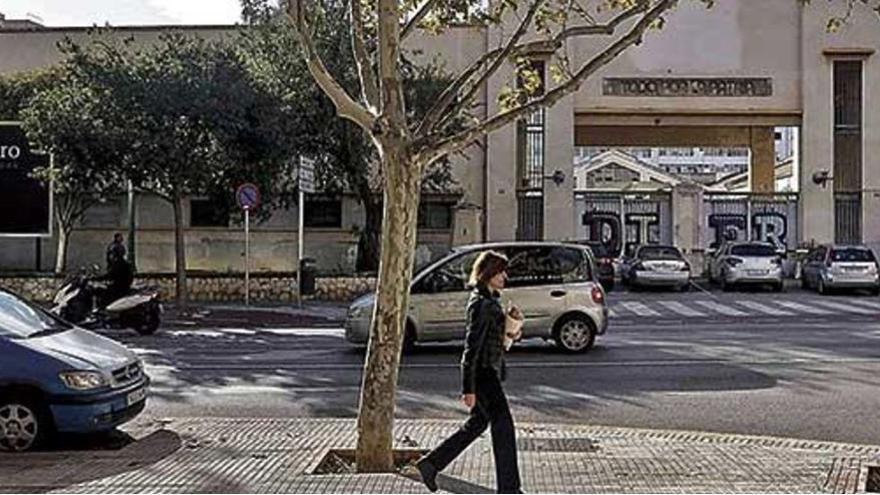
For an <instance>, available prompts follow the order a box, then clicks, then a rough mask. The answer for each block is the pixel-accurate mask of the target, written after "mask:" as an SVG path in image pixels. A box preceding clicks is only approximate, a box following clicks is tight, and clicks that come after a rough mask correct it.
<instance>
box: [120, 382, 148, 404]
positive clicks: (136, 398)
mask: <svg viewBox="0 0 880 495" xmlns="http://www.w3.org/2000/svg"><path fill="white" fill-rule="evenodd" d="M146 398H147V388H146V387H144V388H139V389H137V390H135V391H134V392H132V393H130V394H128V397H126V400H125V401H126V403H127V404H128V405H129V406H131V405H134V404H137V403H138V402H140V401H142V400H144V399H146Z"/></svg>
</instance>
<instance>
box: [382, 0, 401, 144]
mask: <svg viewBox="0 0 880 495" xmlns="http://www.w3.org/2000/svg"><path fill="white" fill-rule="evenodd" d="M399 69H400V10H399V7H398V4H397V0H379V92H380V94H381V106H380V107H379V112H380V114H381V115H382V116H383V117H385V118H387V119H389V120H390V121H392V122H397V123H402V124H403V125H400V126H396V125H394V126H391V128H396V129H404V128H406V124H405V123H406V108H405V103H404V98H403V86H402V85H401V81H400V77H401V76H400V70H399Z"/></svg>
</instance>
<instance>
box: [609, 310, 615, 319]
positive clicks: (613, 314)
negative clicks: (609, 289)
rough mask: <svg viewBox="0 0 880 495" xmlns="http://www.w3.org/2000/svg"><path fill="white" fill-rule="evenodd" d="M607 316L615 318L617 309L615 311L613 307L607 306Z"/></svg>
mask: <svg viewBox="0 0 880 495" xmlns="http://www.w3.org/2000/svg"><path fill="white" fill-rule="evenodd" d="M608 317H609V318H617V311H615V310H614V309H613V308H608Z"/></svg>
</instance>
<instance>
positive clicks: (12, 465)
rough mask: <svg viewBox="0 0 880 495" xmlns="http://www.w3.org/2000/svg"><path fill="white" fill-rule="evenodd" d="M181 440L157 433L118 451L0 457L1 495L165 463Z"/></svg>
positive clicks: (61, 486) (53, 487)
mask: <svg viewBox="0 0 880 495" xmlns="http://www.w3.org/2000/svg"><path fill="white" fill-rule="evenodd" d="M180 447H181V439H180V437H179V436H178V435H177V434H176V433H174V432H173V431H169V430H158V431H155V432H153V433H151V434H150V435H147V436H146V437H144V438H142V439H141V440H137V441H133V442H131V443H129V444H128V445H126V446H125V447H123V448H121V449H118V450H92V449H86V450H73V451H72V450H64V451H47V452H27V453H20V454H0V493H46V492H49V491H54V490H61V489H65V488H68V487H71V486H73V485H77V484H80V483H88V482H91V481H98V480H102V479H105V478H109V477H112V476H117V475H120V474H124V473H127V472H130V471H134V470H136V469H141V468H143V467H144V466H149V465H152V464H155V463H156V462H159V461H161V460H162V459H165V458H166V457H168V456H170V455H171V454H173V453H174V452H176V451H177V450H178V449H180Z"/></svg>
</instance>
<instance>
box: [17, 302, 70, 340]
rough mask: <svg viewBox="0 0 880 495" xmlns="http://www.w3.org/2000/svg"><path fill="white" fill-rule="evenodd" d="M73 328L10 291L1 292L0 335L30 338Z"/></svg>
mask: <svg viewBox="0 0 880 495" xmlns="http://www.w3.org/2000/svg"><path fill="white" fill-rule="evenodd" d="M71 328H73V327H72V326H71V325H70V324H69V323H66V322H64V321H62V320H61V319H59V318H55V317H54V316H52V315H50V314H49V313H47V312H46V311H45V310H43V309H41V308H38V307H37V306H34V305H32V304H29V303H27V302H25V301H23V300H22V299H19V298H18V297H16V296H14V295H12V294H10V293H8V292H0V335H2V336H5V337H12V338H28V337H32V336H34V335H37V334H40V335H43V334H47V333H54V332H63V331H64V330H70V329H71Z"/></svg>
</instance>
